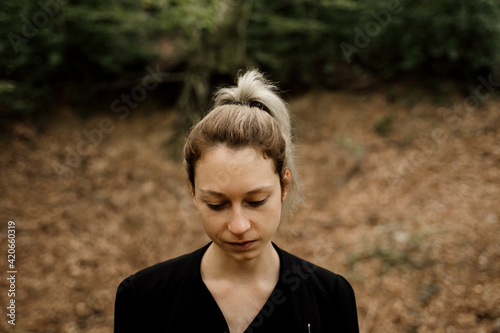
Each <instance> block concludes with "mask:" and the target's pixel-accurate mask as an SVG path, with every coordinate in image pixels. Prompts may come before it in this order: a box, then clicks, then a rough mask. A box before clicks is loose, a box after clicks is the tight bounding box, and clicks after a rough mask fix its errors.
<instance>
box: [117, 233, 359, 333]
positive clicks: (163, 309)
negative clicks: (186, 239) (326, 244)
mask: <svg viewBox="0 0 500 333" xmlns="http://www.w3.org/2000/svg"><path fill="white" fill-rule="evenodd" d="M209 245H210V243H209V244H207V245H206V246H204V247H202V248H201V249H199V250H197V251H195V252H193V253H190V254H186V255H183V256H181V257H178V258H174V259H171V260H167V261H165V262H162V263H159V264H156V265H154V266H151V267H148V268H146V269H143V270H141V271H140V272H138V273H136V274H134V275H131V276H130V277H128V278H127V279H125V280H124V281H123V282H122V283H121V284H120V286H119V287H118V291H117V294H116V303H115V333H123V332H148V333H154V332H172V333H180V332H218V333H223V332H226V333H227V332H229V328H228V326H227V323H226V320H225V318H224V315H223V314H222V311H221V310H220V308H219V307H218V305H217V303H216V301H215V299H214V298H213V296H212V294H210V291H209V290H208V288H207V286H206V285H205V283H204V282H203V280H202V278H201V273H200V265H201V258H202V257H203V254H204V253H205V251H206V250H207V248H208V246H209ZM273 245H274V244H273ZM274 248H275V249H276V251H277V252H278V255H279V258H280V278H279V280H278V283H277V284H276V286H275V288H274V290H273V292H272V293H271V296H269V299H268V300H267V302H266V304H265V305H264V307H263V308H262V309H261V310H260V312H259V314H258V315H257V316H256V317H255V318H254V320H253V322H252V323H251V324H250V326H249V327H248V328H247V329H246V331H245V332H246V333H251V332H254V333H260V332H272V333H279V332H286V333H293V332H297V333H298V332H302V333H307V332H309V329H308V325H310V332H311V333H318V332H328V333H332V332H341V333H351V332H359V329H358V318H357V313H356V302H355V299H354V291H353V290H352V288H351V286H350V285H349V283H348V282H347V280H346V279H344V278H343V277H342V276H340V275H337V274H335V273H332V272H330V271H328V270H326V269H324V268H321V267H318V266H316V265H314V264H312V263H310V262H307V261H305V260H303V259H300V258H298V257H296V256H294V255H292V254H290V253H288V252H286V251H283V250H281V249H280V248H278V247H277V246H276V245H274Z"/></svg>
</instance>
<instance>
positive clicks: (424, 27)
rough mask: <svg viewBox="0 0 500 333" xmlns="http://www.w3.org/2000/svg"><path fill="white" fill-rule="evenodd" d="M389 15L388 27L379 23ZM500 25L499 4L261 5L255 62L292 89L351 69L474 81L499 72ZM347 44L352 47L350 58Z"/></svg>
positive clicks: (392, 0)
mask: <svg viewBox="0 0 500 333" xmlns="http://www.w3.org/2000/svg"><path fill="white" fill-rule="evenodd" d="M384 11H385V12H386V13H389V16H388V17H387V18H384V17H382V19H383V20H385V21H386V22H387V24H385V23H383V24H381V23H379V21H378V20H377V17H379V18H380V15H382V14H381V13H382V12H384ZM498 22H500V3H499V2H497V1H493V0H478V1H468V0H443V1H438V2H436V1H431V0H424V1H409V0H407V1H405V0H401V1H398V0H388V1H382V0H375V1H374V0H358V1H354V0H353V1H348V0H343V1H340V0H338V1H336V0H329V1H310V0H296V1H286V0H277V1H273V2H272V4H269V2H266V1H263V0H255V4H254V7H253V15H252V20H251V22H250V28H249V31H250V33H249V42H248V43H249V46H251V47H250V48H249V55H250V57H251V58H253V59H255V61H256V62H257V63H259V65H261V66H262V67H264V68H266V69H267V70H269V71H271V72H273V73H276V74H277V76H278V77H279V78H280V80H282V81H284V82H286V83H290V82H292V83H303V84H307V85H310V84H312V83H315V82H321V81H322V80H323V79H324V77H325V76H328V75H337V74H338V73H339V66H342V65H346V63H350V64H351V65H352V64H357V65H360V66H361V67H362V68H364V69H365V70H368V71H370V72H372V73H374V74H375V75H376V76H379V77H382V78H393V77H396V76H397V75H401V74H403V73H408V72H420V73H424V74H425V75H427V76H429V77H431V76H435V75H440V76H452V77H455V78H458V79H459V80H461V81H462V82H469V81H472V80H474V79H475V76H476V75H478V74H480V73H484V72H486V73H489V72H491V71H493V70H494V68H495V66H498V61H499V57H498V54H499V52H498V51H499V50H500V48H499V38H500V37H499V36H500V24H499V23H498ZM355 29H356V30H355ZM370 29H371V30H370ZM360 36H362V37H360ZM341 43H345V44H348V45H349V46H351V47H352V50H353V51H352V52H350V53H349V52H348V53H347V54H348V55H349V56H348V57H346V55H345V54H344V53H345V52H343V51H342V50H341V48H340V44H341Z"/></svg>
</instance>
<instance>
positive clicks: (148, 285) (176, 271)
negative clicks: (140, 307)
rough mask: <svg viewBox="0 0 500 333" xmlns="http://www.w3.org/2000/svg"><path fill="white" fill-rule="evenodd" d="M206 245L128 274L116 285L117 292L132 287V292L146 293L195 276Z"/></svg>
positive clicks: (174, 285)
mask: <svg viewBox="0 0 500 333" xmlns="http://www.w3.org/2000/svg"><path fill="white" fill-rule="evenodd" d="M207 247H208V245H207V246H204V247H203V248H201V249H198V250H196V251H194V252H192V253H189V254H185V255H182V256H179V257H176V258H173V259H169V260H166V261H163V262H160V263H158V264H156V265H153V266H150V267H147V268H144V269H142V270H140V271H138V272H137V273H135V274H133V275H130V276H129V277H128V278H126V279H125V280H124V281H122V283H121V284H120V286H119V287H118V293H120V292H122V291H124V290H125V289H133V293H134V294H137V295H147V294H151V293H156V292H158V291H160V290H165V289H167V288H175V287H176V286H177V285H178V284H180V283H182V282H183V281H185V280H187V279H192V278H195V277H196V276H197V275H199V274H200V269H199V265H200V262H201V258H202V256H203V254H204V253H205V251H206V248H207ZM129 292H130V291H129Z"/></svg>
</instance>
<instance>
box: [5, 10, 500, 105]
mask: <svg viewBox="0 0 500 333" xmlns="http://www.w3.org/2000/svg"><path fill="white" fill-rule="evenodd" d="M394 5H396V7H397V8H398V10H397V13H394V12H393V13H392V14H391V15H390V17H389V18H388V20H387V22H386V23H387V24H385V23H383V24H382V23H377V22H379V19H380V17H379V19H377V18H376V17H377V15H378V16H380V15H383V14H380V13H383V12H384V11H385V12H387V11H389V12H391V8H393V9H394V8H395V7H394ZM391 6H392V7H391ZM499 18H500V3H499V2H498V1H494V0H477V1H469V0H442V1H439V2H434V1H431V0H422V1H410V0H400V2H399V1H398V0H294V1H289V0H275V1H272V2H269V1H264V0H222V1H220V0H142V1H135V0H115V1H98V0H88V1H71V2H69V1H63V0H57V1H56V0H41V1H39V2H37V1H28V0H17V1H6V2H5V3H3V9H2V12H1V13H0V34H1V36H2V38H1V39H0V68H2V72H1V74H0V113H19V112H30V111H33V110H37V111H39V110H43V109H44V108H45V107H46V106H47V103H48V102H50V101H54V100H56V99H57V100H59V99H64V100H73V101H75V100H77V101H82V102H85V101H89V100H92V99H93V98H94V93H95V92H97V91H100V90H107V89H111V88H112V89H120V88H130V87H132V86H133V85H134V84H136V83H135V82H136V80H137V79H138V77H140V76H142V75H144V68H145V66H146V65H147V64H153V63H155V62H158V61H163V64H167V66H170V67H168V68H163V69H164V70H166V71H173V72H174V73H172V74H173V75H172V76H171V77H170V80H175V81H178V82H180V83H181V84H182V87H181V88H180V89H181V93H180V94H179V105H180V109H182V110H200V109H201V105H202V104H203V103H202V102H203V101H205V102H206V100H207V99H208V98H209V96H210V91H211V90H212V88H213V87H212V86H210V84H211V83H213V78H214V77H216V76H217V75H219V76H221V75H222V76H224V75H226V77H229V76H231V77H233V76H234V74H235V72H236V70H237V69H238V68H244V67H247V66H257V67H260V68H262V69H263V70H264V71H266V72H268V73H269V74H270V76H271V77H273V78H274V79H276V80H278V81H280V86H282V87H284V88H289V87H292V86H312V85H323V84H330V83H332V80H333V81H335V80H336V82H335V84H336V85H337V86H342V85H344V84H345V82H346V81H348V80H349V79H351V77H356V76H359V75H360V74H359V73H361V75H363V73H367V72H368V73H371V75H372V76H375V77H381V78H394V77H398V76H399V75H402V74H405V73H409V72H418V73H421V74H423V75H424V77H436V76H440V75H442V76H453V77H455V78H458V79H459V80H461V82H465V83H468V84H471V85H474V84H475V82H474V81H475V78H476V76H477V75H478V74H484V73H491V72H493V71H494V69H496V68H498V63H499V56H498V54H500V53H499V52H498V51H499V50H500V47H499V40H500V37H499V36H500V24H499V23H498V22H500V20H499ZM370 24H371V29H372V30H370ZM374 24H375V26H374ZM376 24H379V27H378V28H377V27H376ZM374 28H375V31H374V30H373V29H374ZM360 34H361V35H364V36H361V37H360ZM165 40H166V41H167V43H168V46H169V47H171V48H173V49H175V53H176V57H177V58H176V59H164V58H162V57H165V55H164V54H163V55H160V54H156V53H155V52H154V51H153V50H158V49H159V48H158V45H159V41H165ZM360 43H361V44H362V45H361V44H360ZM341 45H344V46H345V45H348V46H349V50H350V51H348V52H347V54H346V50H345V48H344V49H342V48H341ZM174 74H175V75H174ZM134 80H135V81H134Z"/></svg>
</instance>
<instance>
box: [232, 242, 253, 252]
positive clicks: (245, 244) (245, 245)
mask: <svg viewBox="0 0 500 333" xmlns="http://www.w3.org/2000/svg"><path fill="white" fill-rule="evenodd" d="M253 243H255V241H244V242H229V245H231V246H232V247H233V248H235V249H237V250H246V249H248V248H249V247H250V246H252V244H253Z"/></svg>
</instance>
